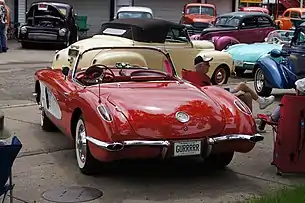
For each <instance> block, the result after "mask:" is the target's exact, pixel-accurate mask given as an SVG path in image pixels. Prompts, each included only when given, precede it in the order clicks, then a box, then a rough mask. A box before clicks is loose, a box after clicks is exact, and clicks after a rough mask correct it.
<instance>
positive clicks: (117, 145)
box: [86, 133, 264, 156]
mask: <svg viewBox="0 0 305 203" xmlns="http://www.w3.org/2000/svg"><path fill="white" fill-rule="evenodd" d="M86 139H87V140H88V141H89V142H91V143H93V144H95V145H97V146H99V147H101V148H104V149H106V150H108V151H120V150H122V149H123V148H124V147H128V146H147V147H163V153H162V156H165V154H166V152H167V150H165V149H164V148H168V147H169V146H170V145H171V142H170V141H166V140H155V141H149V140H128V141H123V142H112V143H108V142H103V141H100V140H97V139H95V138H93V137H90V136H87V137H86ZM236 140H248V141H250V142H253V143H256V142H259V141H262V140H264V137H263V136H262V135H260V134H258V133H257V134H254V135H245V134H231V135H224V136H220V137H213V138H208V139H207V143H208V145H214V144H217V143H220V142H225V141H236ZM210 150H211V149H210Z"/></svg>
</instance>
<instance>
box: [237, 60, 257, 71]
mask: <svg viewBox="0 0 305 203" xmlns="http://www.w3.org/2000/svg"><path fill="white" fill-rule="evenodd" d="M254 65H255V62H246V61H243V62H240V63H239V64H236V62H234V66H235V70H236V69H239V70H253V68H254Z"/></svg>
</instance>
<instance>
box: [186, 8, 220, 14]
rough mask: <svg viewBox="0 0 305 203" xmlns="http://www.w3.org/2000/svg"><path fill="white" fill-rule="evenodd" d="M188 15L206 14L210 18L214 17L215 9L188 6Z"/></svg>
mask: <svg viewBox="0 0 305 203" xmlns="http://www.w3.org/2000/svg"><path fill="white" fill-rule="evenodd" d="M186 14H200V15H203V14H206V15H209V16H214V8H212V7H204V6H188V7H187V9H186Z"/></svg>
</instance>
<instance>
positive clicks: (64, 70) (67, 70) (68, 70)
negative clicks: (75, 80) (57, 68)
mask: <svg viewBox="0 0 305 203" xmlns="http://www.w3.org/2000/svg"><path fill="white" fill-rule="evenodd" d="M61 72H62V74H63V75H64V76H65V79H66V77H67V76H68V75H69V72H70V68H69V67H68V66H63V67H62V69H61Z"/></svg>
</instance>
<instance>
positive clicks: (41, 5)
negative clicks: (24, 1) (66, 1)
mask: <svg viewBox="0 0 305 203" xmlns="http://www.w3.org/2000/svg"><path fill="white" fill-rule="evenodd" d="M38 10H39V11H47V10H48V5H47V4H38Z"/></svg>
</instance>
